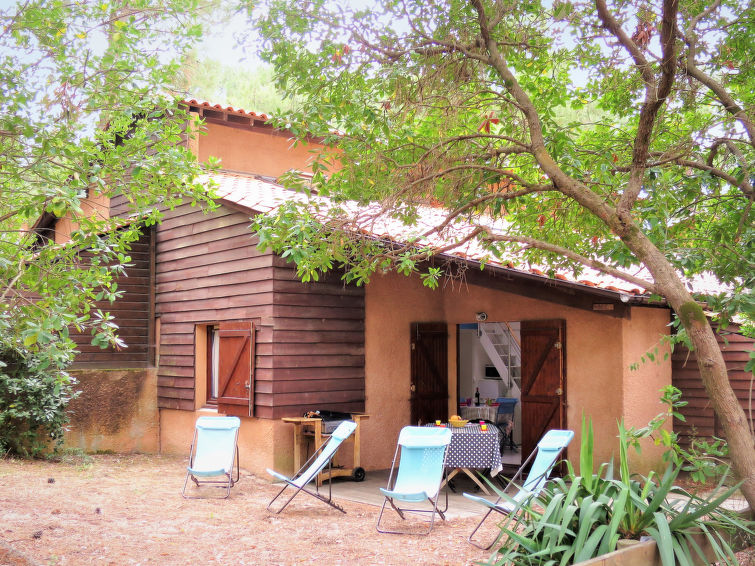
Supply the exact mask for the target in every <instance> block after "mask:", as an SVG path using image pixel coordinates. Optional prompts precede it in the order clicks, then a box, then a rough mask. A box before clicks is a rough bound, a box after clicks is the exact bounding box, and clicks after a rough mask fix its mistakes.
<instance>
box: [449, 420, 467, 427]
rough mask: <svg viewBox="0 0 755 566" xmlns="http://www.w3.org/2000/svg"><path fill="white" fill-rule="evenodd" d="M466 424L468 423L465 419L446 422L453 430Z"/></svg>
mask: <svg viewBox="0 0 755 566" xmlns="http://www.w3.org/2000/svg"><path fill="white" fill-rule="evenodd" d="M468 422H469V421H468V420H466V419H454V420H450V421H448V424H450V425H451V426H452V427H455V428H462V427H463V426H464V425H466V424H467V423H468Z"/></svg>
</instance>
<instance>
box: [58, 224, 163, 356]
mask: <svg viewBox="0 0 755 566" xmlns="http://www.w3.org/2000/svg"><path fill="white" fill-rule="evenodd" d="M152 234H153V231H152V229H151V228H145V229H144V233H143V234H142V237H141V238H140V239H139V240H138V241H136V242H134V243H133V244H132V245H131V251H130V252H129V256H130V257H131V263H132V264H133V265H132V266H130V267H127V268H126V271H125V275H124V276H121V277H120V278H118V281H117V282H118V288H119V289H121V290H122V291H124V294H123V297H122V298H121V299H119V300H117V301H116V302H115V303H112V304H111V303H110V302H108V301H99V302H97V303H96V306H97V308H99V309H101V310H102V311H103V312H109V313H110V314H111V315H113V316H114V317H115V322H116V324H118V326H119V327H120V328H119V331H118V334H119V335H120V337H121V338H122V339H123V340H124V341H125V342H126V345H127V347H126V348H123V349H121V350H116V349H114V348H113V347H108V348H105V349H102V348H100V347H99V346H93V345H92V335H91V334H90V333H89V332H86V333H83V334H81V333H78V332H76V330H75V329H73V328H72V329H71V338H72V339H73V340H74V342H76V345H77V349H78V350H79V352H80V353H79V354H77V355H76V359H75V360H74V363H73V366H72V367H73V368H75V369H87V368H92V369H97V368H109V369H125V368H144V367H148V366H150V365H151V364H152V355H151V352H150V344H151V341H152V336H151V328H152V327H151V324H152V321H151V318H152V315H151V312H150V305H151V296H150V267H151V262H152V259H151V254H152V251H151V239H152Z"/></svg>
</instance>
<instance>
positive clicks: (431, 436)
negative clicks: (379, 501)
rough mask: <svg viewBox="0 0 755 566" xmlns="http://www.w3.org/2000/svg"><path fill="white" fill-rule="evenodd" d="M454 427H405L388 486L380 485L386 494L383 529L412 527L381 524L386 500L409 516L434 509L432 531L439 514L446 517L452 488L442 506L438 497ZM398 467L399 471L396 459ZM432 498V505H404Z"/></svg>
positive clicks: (394, 457) (401, 515)
mask: <svg viewBox="0 0 755 566" xmlns="http://www.w3.org/2000/svg"><path fill="white" fill-rule="evenodd" d="M451 436H452V433H451V430H450V429H448V428H440V427H421V426H407V427H404V428H403V429H401V432H400V433H399V437H398V443H397V445H396V453H395V454H394V456H393V464H392V466H391V473H390V476H389V477H388V486H387V488H386V489H383V488H382V487H381V488H380V491H381V492H382V493H383V495H385V499H384V500H383V506H382V507H381V509H380V515H379V516H378V521H377V525H376V528H377V530H378V531H379V532H381V533H395V534H407V533H408V531H391V530H386V529H384V528H382V527H381V521H382V518H383V512H384V511H385V506H386V504H390V506H391V507H393V509H394V510H395V511H396V513H398V514H399V517H401V518H402V519H406V515H405V514H406V513H407V512H408V513H430V520H429V521H428V523H429V527H428V529H427V532H425V533H419V534H428V533H429V532H430V531H431V530H432V528H433V524H434V521H435V514H436V513H437V514H438V515H440V518H441V519H443V520H444V521H445V519H446V517H445V515H443V513H444V512H445V511H446V509H448V491H446V492H445V494H446V504H445V507H444V508H443V509H442V510H441V509H438V497H439V492H440V486H441V482H442V480H443V474H444V470H445V461H446V449H447V448H448V445H449V444H450V443H451ZM397 461H398V462H399V464H398V471H396V462H397ZM424 501H428V502H429V503H430V505H432V509H417V508H414V509H412V508H408V507H403V506H402V505H403V504H415V503H421V502H424Z"/></svg>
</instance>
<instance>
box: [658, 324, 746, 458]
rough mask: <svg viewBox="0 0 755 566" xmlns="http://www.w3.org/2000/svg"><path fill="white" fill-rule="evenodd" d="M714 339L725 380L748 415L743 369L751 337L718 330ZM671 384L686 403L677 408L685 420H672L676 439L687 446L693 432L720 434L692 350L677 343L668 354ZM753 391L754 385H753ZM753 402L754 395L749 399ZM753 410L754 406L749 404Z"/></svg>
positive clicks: (708, 435)
mask: <svg viewBox="0 0 755 566" xmlns="http://www.w3.org/2000/svg"><path fill="white" fill-rule="evenodd" d="M718 342H719V344H720V346H721V352H722V353H723V355H724V360H725V361H726V367H727V369H728V371H729V381H730V382H731V386H732V389H734V392H735V393H736V395H737V398H738V399H739V402H740V403H741V405H742V408H744V410H745V413H746V414H747V415H748V416H749V415H750V386H751V380H752V373H749V372H745V370H744V367H745V364H746V363H747V360H748V359H749V352H750V351H751V350H753V348H755V341H753V339H752V338H747V337H746V336H743V335H742V334H736V333H729V334H726V333H721V334H718ZM671 381H672V384H673V385H674V386H675V387H678V388H679V389H681V391H682V398H683V399H684V400H685V401H687V402H688V403H689V404H688V405H687V406H686V407H684V408H683V409H682V410H681V413H682V414H683V415H684V416H685V418H686V419H687V420H686V422H680V421H674V429H675V430H676V431H677V432H678V433H679V436H680V443H681V444H682V445H683V446H689V443H690V439H691V438H692V437H693V436H697V437H699V438H710V437H712V436H717V437H719V438H720V437H722V436H723V431H722V430H721V427H720V424H719V422H718V418H717V417H716V415H715V414H714V412H713V408H712V407H711V404H710V399H709V398H708V394H707V393H706V391H705V387H704V386H703V382H702V378H701V377H700V371H699V370H698V368H697V358H696V357H695V353H694V352H690V351H689V350H688V349H687V348H686V347H684V346H682V345H679V346H677V347H676V348H675V349H674V354H673V358H672V378H671ZM753 394H755V388H754V389H753ZM753 401H754V402H755V399H753ZM752 410H753V413H754V414H755V406H753V407H752Z"/></svg>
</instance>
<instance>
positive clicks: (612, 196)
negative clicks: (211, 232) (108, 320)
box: [258, 0, 755, 508]
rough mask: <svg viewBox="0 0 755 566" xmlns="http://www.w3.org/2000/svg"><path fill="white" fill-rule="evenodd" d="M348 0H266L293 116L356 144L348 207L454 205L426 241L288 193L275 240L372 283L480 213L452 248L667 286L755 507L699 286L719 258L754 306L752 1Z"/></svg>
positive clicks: (414, 266)
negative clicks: (375, 234)
mask: <svg viewBox="0 0 755 566" xmlns="http://www.w3.org/2000/svg"><path fill="white" fill-rule="evenodd" d="M341 4H342V5H341ZM341 4H339V3H337V2H330V1H327V2H326V1H324V0H311V1H309V2H307V3H305V4H303V5H302V3H300V2H296V1H293V0H292V1H286V0H281V1H272V2H271V3H270V6H269V11H268V13H267V16H266V17H264V18H263V19H262V20H261V23H260V24H259V26H260V29H261V31H262V33H263V34H264V36H265V38H266V40H267V43H266V48H265V58H266V59H267V60H269V61H270V62H272V63H273V64H274V65H275V67H276V70H277V72H278V74H279V81H280V88H281V90H285V91H286V92H289V93H292V94H294V95H295V96H297V97H298V98H299V100H300V101H301V104H300V106H299V107H298V109H297V110H296V111H295V112H292V113H291V114H290V115H287V116H284V117H282V118H281V121H282V123H286V124H287V125H290V127H291V128H292V129H293V131H294V132H301V134H302V135H304V133H305V132H307V133H309V134H314V135H320V136H323V137H324V139H325V140H326V141H328V142H331V143H334V144H337V145H338V148H339V150H340V151H341V152H342V154H341V158H342V159H341V161H342V164H343V168H342V169H340V170H338V171H336V172H329V171H328V165H329V164H328V162H327V161H325V160H323V161H321V162H320V164H319V166H318V167H316V168H315V176H314V179H313V180H312V186H314V187H315V188H316V189H317V191H318V193H319V194H322V195H327V196H330V197H331V198H332V199H334V200H335V201H336V202H339V201H342V200H345V199H353V200H356V201H359V202H361V203H367V202H373V201H379V202H381V203H382V206H381V207H375V209H379V211H380V212H379V214H382V215H384V216H392V217H394V218H395V217H398V218H401V219H403V220H404V221H405V222H406V223H407V224H409V225H411V224H413V223H414V222H415V221H416V207H417V206H418V205H419V204H422V203H428V202H437V203H440V204H442V205H444V206H445V208H446V210H448V214H447V216H446V217H445V218H444V219H443V220H442V221H440V222H438V223H437V225H436V226H434V227H433V228H431V229H428V230H427V231H425V232H423V233H421V234H418V238H417V239H416V240H414V241H412V242H410V244H412V246H407V247H401V246H393V247H391V248H386V247H383V246H379V245H377V244H376V243H375V242H371V241H366V240H358V239H357V238H356V234H355V233H354V232H348V231H344V228H347V227H348V226H349V225H350V224H349V222H355V221H354V220H353V219H351V220H349V219H348V218H347V217H346V216H347V215H346V210H347V207H344V208H343V209H342V210H341V211H340V213H339V211H333V210H330V211H329V214H332V215H333V214H334V215H335V216H336V217H335V218H334V220H333V222H330V223H326V224H325V225H324V226H321V227H318V226H320V224H318V222H316V220H321V218H318V214H322V213H321V212H318V210H317V209H316V207H315V206H314V205H309V206H304V207H299V208H298V209H297V206H296V205H295V204H293V203H290V204H289V205H288V206H287V207H284V208H282V209H281V210H280V211H279V212H278V213H277V214H276V215H275V216H273V217H269V218H261V219H259V221H258V229H259V232H260V237H261V241H262V242H263V243H264V244H266V245H270V246H272V247H273V248H274V249H276V250H277V251H281V250H286V252H285V253H286V254H287V255H289V256H290V257H292V258H294V259H296V261H297V263H298V265H299V272H300V274H302V276H304V277H305V278H306V277H313V276H316V275H317V273H318V270H321V269H328V268H330V267H331V266H333V265H334V264H342V265H343V266H344V267H345V269H346V270H347V274H346V277H347V278H349V279H352V280H355V281H357V282H363V281H367V280H368V279H369V276H370V274H371V273H372V272H374V271H375V270H376V269H389V268H391V267H395V268H396V269H398V270H399V271H403V272H412V271H416V270H418V269H420V266H421V265H422V263H421V262H422V260H424V259H426V258H428V257H429V256H431V255H433V254H434V253H437V252H438V251H439V250H438V249H437V247H433V246H432V245H430V244H428V243H427V242H428V240H429V238H430V237H432V236H433V235H436V234H439V233H442V232H443V231H444V230H446V229H447V228H448V226H450V225H452V224H455V223H457V222H463V223H468V224H469V225H470V226H472V229H471V230H470V231H468V232H467V233H466V235H465V236H464V237H463V238H460V239H459V240H458V241H457V242H456V245H462V244H464V243H465V242H466V241H469V240H471V239H475V240H477V241H479V242H480V243H481V244H482V245H484V246H486V247H487V249H488V250H489V251H490V254H491V255H494V256H497V257H505V258H506V259H507V260H510V259H512V258H518V261H520V262H526V261H533V262H536V263H538V264H543V263H547V264H548V265H550V266H551V267H552V268H553V269H556V268H559V269H563V268H565V267H570V268H571V269H573V270H574V271H575V272H579V271H580V270H581V269H584V268H586V267H589V268H594V269H598V270H600V271H602V272H604V273H607V274H610V275H613V276H616V277H619V278H621V279H623V280H625V281H627V282H630V283H632V284H633V285H637V286H640V287H642V288H644V289H645V290H647V291H648V292H650V293H652V294H654V295H657V296H659V297H662V298H664V299H665V300H666V301H667V303H668V304H669V305H670V306H671V307H672V308H673V310H674V312H675V313H676V315H677V316H678V321H679V324H680V326H681V329H682V330H683V333H685V334H686V337H687V339H688V340H689V343H690V344H691V345H692V347H693V348H694V350H695V351H696V353H697V359H698V364H699V368H700V372H701V375H702V378H703V381H704V383H705V386H706V389H707V391H708V394H709V396H710V399H711V403H712V405H713V407H714V409H715V411H716V414H717V415H718V417H719V418H720V421H721V424H722V426H723V429H724V431H725V434H726V437H727V439H728V443H729V447H730V454H731V461H732V464H733V468H734V470H735V473H736V474H737V475H738V477H739V478H741V479H742V480H743V482H744V483H743V486H742V491H743V492H744V494H745V496H746V498H747V500H748V501H749V503H750V505H751V506H753V508H755V450H754V449H753V436H752V433H751V430H750V428H749V426H748V421H747V419H746V416H745V414H744V412H743V411H742V409H741V407H740V405H739V403H738V402H737V398H736V397H735V395H734V392H733V391H732V388H731V386H730V384H729V382H728V379H727V374H726V368H725V365H724V361H723V358H722V356H721V352H720V350H719V347H718V344H717V343H716V338H715V335H714V332H713V330H712V328H711V323H710V321H709V319H708V317H707V316H706V314H705V312H704V311H703V308H702V307H701V305H700V304H699V303H698V302H697V301H696V300H695V298H694V297H693V296H692V294H691V293H690V291H689V290H688V288H687V283H688V282H689V281H690V280H692V279H694V278H695V277H696V276H704V275H710V274H712V275H713V276H715V278H716V279H717V281H718V282H720V284H721V285H722V286H724V287H726V290H727V292H726V293H724V294H718V295H717V296H715V297H714V296H710V297H707V300H708V301H709V303H710V305H711V306H715V307H716V308H717V309H718V310H719V311H720V313H721V320H722V321H724V323H725V321H726V320H727V319H728V317H730V316H731V315H732V314H733V313H739V315H740V316H745V317H747V316H749V317H750V319H752V318H753V311H754V310H755V309H754V308H753V307H754V305H755V298H754V297H753V293H752V288H753V286H755V241H754V240H755V230H754V229H753V223H752V217H753V211H752V205H753V200H754V199H755V193H754V192H753V179H754V178H755V176H754V171H753V159H754V158H755V65H754V64H753V63H755V62H754V61H753V54H755V49H754V47H755V45H754V43H755V39H753V38H755V33H754V32H755V21H754V20H753V18H754V17H755V16H754V15H753V14H755V10H753V9H752V5H751V4H749V5H746V4H745V2H740V1H738V0H715V1H714V2H712V3H710V2H700V1H696V0H690V1H687V0H682V1H672V0H665V1H664V2H663V3H662V4H660V5H657V6H656V5H655V4H653V3H649V2H641V1H638V0H624V1H617V2H614V3H613V4H611V5H610V6H609V5H608V3H607V2H606V0H595V2H594V3H588V2H577V1H564V0H556V1H554V2H552V3H550V2H540V1H538V0H532V1H526V2H506V1H491V0H466V1H459V0H447V1H429V2H428V1H427V0H401V1H396V0H384V1H382V2H380V3H378V4H376V5H373V6H369V7H368V8H365V9H358V8H353V7H350V5H349V4H350V3H349V2H344V3H341ZM334 132H337V133H334ZM300 186H302V187H303V186H304V185H302V184H300ZM339 214H340V216H339ZM485 216H489V217H491V218H492V221H491V222H484V221H483V218H484V217H485ZM352 225H353V224H352ZM515 261H517V260H515ZM640 267H641V268H642V269H643V271H642V273H641V274H640V275H638V274H637V269H638V268H640ZM423 275H424V277H425V281H426V282H427V283H428V284H434V283H436V282H437V277H438V273H437V272H432V271H430V272H426V273H424V274H423Z"/></svg>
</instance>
